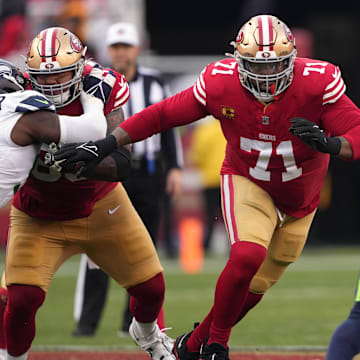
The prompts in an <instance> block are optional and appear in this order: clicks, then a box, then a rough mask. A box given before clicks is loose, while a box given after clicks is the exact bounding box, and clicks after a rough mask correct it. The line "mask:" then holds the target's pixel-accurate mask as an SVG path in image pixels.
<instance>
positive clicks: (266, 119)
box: [261, 115, 270, 125]
mask: <svg viewBox="0 0 360 360" xmlns="http://www.w3.org/2000/svg"><path fill="white" fill-rule="evenodd" d="M261 123H262V124H263V125H269V124H270V118H269V117H268V116H266V115H263V116H262V117H261Z"/></svg>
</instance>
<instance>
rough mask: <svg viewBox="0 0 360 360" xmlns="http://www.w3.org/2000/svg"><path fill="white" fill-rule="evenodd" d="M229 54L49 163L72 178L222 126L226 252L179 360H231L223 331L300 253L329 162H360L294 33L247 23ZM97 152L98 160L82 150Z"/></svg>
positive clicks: (346, 105) (331, 69) (178, 346)
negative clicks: (124, 152) (183, 128)
mask: <svg viewBox="0 0 360 360" xmlns="http://www.w3.org/2000/svg"><path fill="white" fill-rule="evenodd" d="M233 45H234V49H235V50H234V54H232V55H231V57H230V58H229V59H223V60H219V61H216V62H214V63H211V64H209V65H208V66H207V67H206V68H205V69H204V70H203V71H202V72H201V74H200V76H199V78H198V80H197V81H196V83H195V84H194V85H193V86H191V87H190V88H189V89H186V90H184V91H182V92H180V93H178V94H176V95H174V96H173V97H170V98H168V99H166V100H164V101H162V102H160V103H158V104H155V105H153V106H150V107H149V108H147V109H145V110H143V111H141V112H139V113H137V114H135V115H134V116H132V117H130V118H128V119H127V120H126V121H124V122H123V123H122V124H120V125H119V127H118V128H117V129H116V130H115V131H114V132H113V133H112V134H111V135H109V136H108V137H107V138H105V139H103V140H100V141H97V142H90V143H86V144H81V146H76V145H75V146H69V147H65V148H63V149H62V150H60V152H59V153H58V154H57V155H55V159H56V161H63V160H64V159H65V161H63V162H62V166H63V170H64V171H65V170H66V169H67V168H68V167H70V168H72V167H73V164H75V163H77V162H78V161H85V162H86V163H87V165H85V166H83V169H82V170H80V171H79V172H78V174H79V175H80V174H81V172H82V171H85V170H86V168H87V166H91V163H92V162H93V161H94V159H95V158H97V157H99V156H100V157H102V156H104V155H105V154H107V153H109V152H110V151H112V150H111V149H114V148H116V147H117V146H120V145H123V144H127V143H130V142H136V141H139V140H142V139H144V138H146V137H148V136H151V135H152V134H155V133H158V132H161V131H164V130H166V129H169V128H171V127H175V126H180V125H186V124H189V123H191V122H194V121H196V120H198V119H200V118H203V117H205V116H206V115H212V116H214V117H215V118H216V119H218V120H219V121H220V124H221V127H222V131H223V133H224V136H225V138H226V141H227V145H226V154H225V159H224V162H223V165H222V169H221V173H220V174H221V191H222V210H223V217H224V220H225V225H226V229H227V232H228V237H229V245H230V255H229V259H228V261H227V263H226V265H225V268H224V269H223V271H222V273H221V275H220V277H219V279H218V282H217V284H216V289H215V298H214V304H213V307H212V308H211V310H210V312H209V313H208V315H207V316H206V317H205V319H204V320H203V321H202V323H201V324H200V325H199V326H198V327H196V329H194V330H193V331H192V332H189V333H187V334H184V335H182V336H180V337H178V338H177V340H176V342H175V346H174V354H175V356H176V357H177V358H178V359H180V360H193V359H194V360H195V359H198V358H200V359H204V360H205V359H209V360H210V359H212V360H214V359H216V360H220V359H227V358H228V351H229V349H228V340H229V337H230V332H231V329H232V327H233V326H234V325H235V324H236V323H238V322H239V321H240V320H241V319H242V318H243V317H244V316H245V315H246V313H247V312H248V311H249V310H250V309H251V308H253V307H254V306H255V305H256V304H257V303H258V302H259V301H260V300H261V299H262V297H263V295H264V293H265V292H266V291H267V290H268V289H269V288H270V287H271V286H273V285H274V284H275V283H276V282H277V281H278V280H279V279H280V278H281V276H282V275H283V273H284V272H285V271H286V269H287V267H288V266H289V265H291V264H292V263H293V262H294V261H296V260H297V258H298V257H299V256H300V254H301V252H302V250H303V247H304V245H305V242H306V238H307V235H308V232H309V229H310V226H311V223H312V220H313V218H314V215H315V212H316V209H317V207H318V205H319V200H320V189H321V187H322V185H323V181H324V177H325V174H326V171H327V168H328V163H329V158H330V154H331V155H338V156H340V157H342V158H345V159H359V158H360V110H359V109H358V108H357V107H356V106H355V104H353V102H352V101H351V100H350V99H349V98H348V97H347V96H346V95H345V89H346V87H345V84H344V81H343V79H342V77H341V73H340V70H339V68H338V67H337V66H335V65H333V64H331V63H329V62H326V61H321V60H312V59H305V58H297V57H296V46H295V39H294V37H293V35H292V33H291V31H290V30H289V28H288V27H287V26H286V25H285V24H284V23H283V22H282V21H281V20H279V19H278V18H276V17H275V16H271V15H258V16H255V17H253V18H251V19H250V20H248V21H247V22H246V23H245V24H244V25H243V26H242V27H241V28H240V30H239V32H238V34H237V37H236V39H235V41H233ZM88 146H91V147H90V148H89V149H87V147H88ZM94 146H95V148H96V149H97V151H96V156H95V155H94V154H92V153H91V152H89V151H88V150H90V149H93V147H94ZM202 345H204V346H202ZM200 348H201V349H202V350H201V351H200Z"/></svg>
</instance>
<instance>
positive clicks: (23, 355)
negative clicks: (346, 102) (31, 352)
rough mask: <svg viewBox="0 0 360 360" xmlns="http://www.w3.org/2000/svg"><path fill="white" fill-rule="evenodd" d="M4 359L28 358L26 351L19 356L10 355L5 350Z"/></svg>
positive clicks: (19, 359) (22, 359)
mask: <svg viewBox="0 0 360 360" xmlns="http://www.w3.org/2000/svg"><path fill="white" fill-rule="evenodd" d="M6 356H7V357H6V359H7V360H27V358H28V351H27V352H26V353H24V354H22V355H20V356H12V355H10V354H9V353H8V352H7V351H6Z"/></svg>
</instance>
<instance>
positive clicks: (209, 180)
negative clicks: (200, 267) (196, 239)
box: [190, 116, 226, 251]
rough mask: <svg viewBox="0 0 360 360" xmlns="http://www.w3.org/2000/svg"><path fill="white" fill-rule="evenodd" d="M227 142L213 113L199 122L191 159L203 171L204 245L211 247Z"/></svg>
mask: <svg viewBox="0 0 360 360" xmlns="http://www.w3.org/2000/svg"><path fill="white" fill-rule="evenodd" d="M225 147H226V141H225V138H224V135H223V133H222V131H221V126H220V122H219V121H218V120H217V119H215V118H214V117H212V116H209V117H207V118H205V119H204V120H203V121H202V122H201V123H199V124H198V125H196V127H195V130H194V132H193V137H192V142H191V148H190V159H191V162H192V163H193V164H194V165H195V166H196V167H197V169H198V170H199V172H200V175H201V179H202V185H203V190H202V192H203V198H204V203H205V215H204V216H205V222H204V223H205V231H204V238H203V245H204V249H205V250H206V251H208V250H210V248H211V246H210V242H211V238H212V234H213V230H214V225H215V224H216V221H217V220H218V219H219V217H220V218H222V215H221V203H220V176H219V173H220V169H221V165H222V162H223V159H224V156H225Z"/></svg>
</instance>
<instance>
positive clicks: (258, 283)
mask: <svg viewBox="0 0 360 360" xmlns="http://www.w3.org/2000/svg"><path fill="white" fill-rule="evenodd" d="M274 283H275V282H272V281H270V280H269V279H266V278H262V277H257V276H255V277H254V278H253V279H252V280H251V284H250V289H249V290H250V291H251V292H252V293H255V294H265V293H266V291H268V290H269V289H270V288H271V286H273V285H274Z"/></svg>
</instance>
